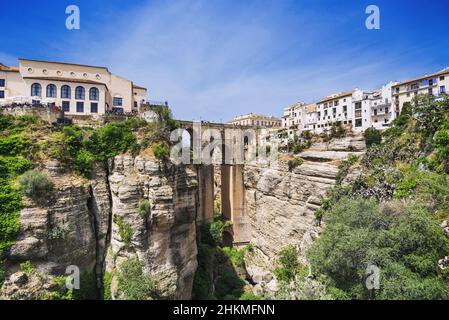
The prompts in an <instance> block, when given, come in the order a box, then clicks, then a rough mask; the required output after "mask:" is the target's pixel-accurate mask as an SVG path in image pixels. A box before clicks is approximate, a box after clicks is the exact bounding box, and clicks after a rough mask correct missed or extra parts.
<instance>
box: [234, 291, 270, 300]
mask: <svg viewBox="0 0 449 320" xmlns="http://www.w3.org/2000/svg"><path fill="white" fill-rule="evenodd" d="M239 300H252V301H255V300H264V298H263V297H261V296H258V295H256V294H254V293H252V292H245V293H243V294H242V295H241V296H240V299H239Z"/></svg>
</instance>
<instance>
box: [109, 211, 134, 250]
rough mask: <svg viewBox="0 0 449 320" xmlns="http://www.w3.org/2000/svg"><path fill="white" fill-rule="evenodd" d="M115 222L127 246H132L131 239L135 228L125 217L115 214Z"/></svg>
mask: <svg viewBox="0 0 449 320" xmlns="http://www.w3.org/2000/svg"><path fill="white" fill-rule="evenodd" d="M114 222H115V224H116V225H117V226H118V233H119V235H120V238H121V239H122V241H123V243H124V244H125V247H126V248H129V247H130V246H131V240H132V237H133V235H134V231H133V228H132V227H131V225H129V224H128V223H127V222H125V221H124V220H123V217H119V216H115V217H114Z"/></svg>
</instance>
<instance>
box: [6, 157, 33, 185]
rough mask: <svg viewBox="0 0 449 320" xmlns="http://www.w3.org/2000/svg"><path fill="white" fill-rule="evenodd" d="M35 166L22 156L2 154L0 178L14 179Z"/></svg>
mask: <svg viewBox="0 0 449 320" xmlns="http://www.w3.org/2000/svg"><path fill="white" fill-rule="evenodd" d="M32 168H33V163H32V162H31V161H29V160H28V159H25V158H24V157H21V156H16V157H8V156H0V179H13V178H15V177H16V176H18V175H20V174H22V173H24V172H25V171H27V170H30V169H32Z"/></svg>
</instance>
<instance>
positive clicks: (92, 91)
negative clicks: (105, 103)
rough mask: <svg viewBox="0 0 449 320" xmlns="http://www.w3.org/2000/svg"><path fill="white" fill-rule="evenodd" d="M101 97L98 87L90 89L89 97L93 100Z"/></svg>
mask: <svg viewBox="0 0 449 320" xmlns="http://www.w3.org/2000/svg"><path fill="white" fill-rule="evenodd" d="M99 97H100V93H99V91H98V89H97V88H90V90H89V99H90V100H93V101H98V100H99Z"/></svg>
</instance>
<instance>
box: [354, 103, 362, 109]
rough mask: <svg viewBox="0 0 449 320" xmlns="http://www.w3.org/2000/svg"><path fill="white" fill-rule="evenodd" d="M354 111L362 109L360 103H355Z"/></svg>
mask: <svg viewBox="0 0 449 320" xmlns="http://www.w3.org/2000/svg"><path fill="white" fill-rule="evenodd" d="M355 109H356V110H357V109H362V103H361V102H356V103H355Z"/></svg>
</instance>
